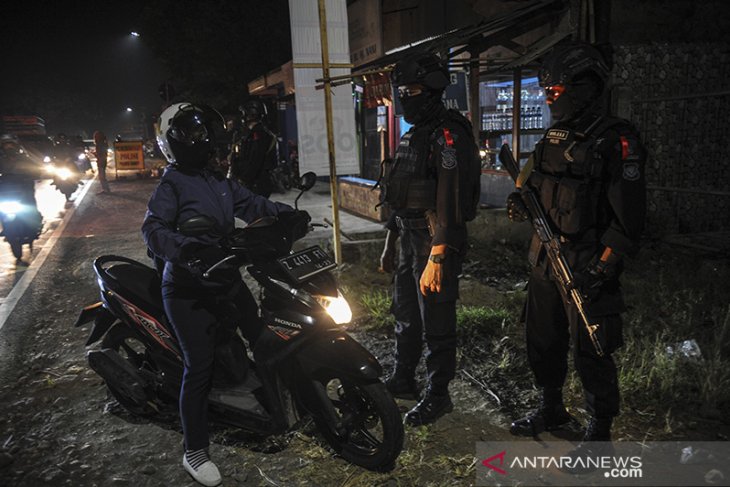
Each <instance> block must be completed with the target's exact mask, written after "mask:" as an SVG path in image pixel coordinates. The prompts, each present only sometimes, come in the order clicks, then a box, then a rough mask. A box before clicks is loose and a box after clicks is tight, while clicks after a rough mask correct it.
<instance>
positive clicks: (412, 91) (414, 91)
mask: <svg viewBox="0 0 730 487" xmlns="http://www.w3.org/2000/svg"><path fill="white" fill-rule="evenodd" d="M421 93H423V87H422V86H421V85H413V84H411V85H405V86H399V87H398V97H399V98H408V97H411V96H418V95H420V94H421Z"/></svg>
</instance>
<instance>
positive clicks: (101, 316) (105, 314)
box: [76, 303, 117, 347]
mask: <svg viewBox="0 0 730 487" xmlns="http://www.w3.org/2000/svg"><path fill="white" fill-rule="evenodd" d="M99 304H101V303H99ZM84 311H86V310H84ZM84 311H82V312H81V315H82V316H83V314H84ZM80 321H81V316H79V321H77V323H76V326H80V323H79V322H80ZM116 321H117V318H116V316H114V315H113V314H111V312H109V310H107V309H106V308H104V307H102V306H99V307H98V308H96V313H95V316H94V326H93V327H92V328H91V333H90V334H89V339H88V340H86V345H85V346H87V347H88V346H89V345H91V344H92V343H95V342H97V341H98V340H99V339H100V338H101V337H103V336H104V335H105V334H106V332H107V331H109V328H111V326H112V325H113V324H114V322H116ZM81 324H83V323H81Z"/></svg>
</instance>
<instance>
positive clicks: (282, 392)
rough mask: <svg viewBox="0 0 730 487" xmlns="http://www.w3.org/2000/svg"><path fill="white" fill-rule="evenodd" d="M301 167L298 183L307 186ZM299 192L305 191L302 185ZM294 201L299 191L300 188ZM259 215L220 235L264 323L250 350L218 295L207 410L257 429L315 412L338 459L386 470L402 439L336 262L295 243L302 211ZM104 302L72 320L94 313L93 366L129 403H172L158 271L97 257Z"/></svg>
mask: <svg viewBox="0 0 730 487" xmlns="http://www.w3.org/2000/svg"><path fill="white" fill-rule="evenodd" d="M315 179H316V176H315V175H314V173H308V174H306V175H305V176H304V177H303V178H302V180H301V184H300V189H302V192H303V191H304V190H307V189H309V188H311V187H312V186H313V185H314V182H315ZM300 196H301V193H300ZM297 199H298V198H297ZM294 215H295V216H293V217H284V216H281V217H279V218H277V217H266V218H262V219H260V220H258V221H256V222H253V223H251V224H250V225H248V226H247V227H245V228H243V229H237V230H236V231H234V232H233V233H232V234H231V235H228V236H227V237H225V238H224V239H223V243H222V247H223V248H224V249H225V250H226V251H227V254H228V256H227V257H226V258H225V259H223V260H221V261H220V262H218V263H216V264H215V265H213V266H211V267H210V268H209V269H208V270H207V271H206V273H205V274H204V275H211V273H212V272H214V270H215V269H216V268H218V267H219V266H221V265H223V264H224V263H225V262H228V261H232V260H233V261H236V262H237V263H240V264H242V265H245V266H246V270H247V271H248V273H249V274H250V275H251V276H252V277H253V278H254V279H256V281H257V282H258V283H259V284H260V285H261V287H262V298H261V303H260V315H261V316H262V319H263V320H264V323H265V325H266V326H267V328H266V329H265V330H264V332H263V333H262V335H261V337H260V338H259V339H258V340H257V341H256V343H255V345H254V347H253V351H252V352H253V353H252V357H253V359H251V358H249V355H248V354H247V352H246V349H245V345H244V342H243V341H242V339H241V338H240V336H239V335H238V334H237V333H236V328H235V318H236V314H235V311H234V309H235V308H234V306H233V304H232V303H231V302H229V301H227V298H225V297H221V298H218V299H219V300H218V301H217V302H216V303H215V309H217V310H218V316H219V324H218V326H219V327H220V328H219V330H218V332H217V333H219V334H221V335H219V336H223V337H225V339H224V340H218V342H219V344H218V346H217V348H216V354H215V366H214V370H215V372H214V378H213V388H212V390H211V392H210V396H209V402H210V409H211V412H212V415H213V417H215V418H217V420H218V421H221V422H225V423H228V424H231V425H233V426H237V427H239V428H241V429H244V430H246V431H248V432H253V433H256V434H259V435H264V436H266V435H276V434H281V433H284V432H286V431H289V430H292V429H296V428H297V427H299V426H300V425H301V424H302V420H303V419H305V418H312V419H313V421H314V424H315V425H316V426H317V428H318V430H319V431H320V433H321V434H322V436H323V437H324V439H325V440H326V442H327V443H328V444H329V445H330V446H331V447H332V448H333V449H334V450H335V451H336V452H337V453H338V454H339V455H340V456H341V457H342V458H344V459H345V460H347V461H349V462H351V463H353V464H356V465H360V466H362V467H365V468H367V469H372V470H388V469H391V468H392V467H393V465H394V462H395V460H396V458H397V457H398V455H399V454H400V452H401V449H402V446H403V424H402V422H401V417H400V413H399V411H398V408H397V406H396V404H395V402H394V400H393V398H392V396H391V395H390V393H389V392H388V390H387V389H386V388H385V385H384V384H383V383H382V382H381V380H380V376H381V374H382V368H381V366H380V364H379V363H378V361H377V359H376V358H375V357H374V356H373V355H371V354H370V353H369V352H368V351H367V350H366V349H365V348H364V347H363V346H362V345H360V344H359V343H358V342H356V341H355V340H354V339H353V338H352V337H350V336H349V335H348V334H347V333H346V332H345V331H344V329H342V328H341V325H343V324H345V323H348V322H349V321H350V320H351V317H352V313H351V311H350V307H349V305H348V303H347V301H346V300H345V298H344V297H343V296H342V294H341V292H340V291H339V289H338V287H337V282H336V279H335V277H334V276H333V275H332V273H331V272H330V270H331V269H333V268H334V267H335V263H334V262H333V260H332V259H331V258H330V257H329V255H328V254H327V253H326V252H324V251H323V250H322V249H320V248H319V247H316V246H314V247H310V248H307V249H305V250H302V251H299V252H294V253H292V252H291V248H292V244H293V242H294V240H296V239H297V238H301V237H302V236H304V234H306V232H307V231H308V230H309V229H311V226H310V225H309V224H308V219H306V220H302V218H301V213H295V214H294ZM215 225H216V224H215V222H214V221H212V220H211V219H209V218H207V217H205V216H200V217H194V218H193V219H191V220H188V221H185V222H182V223H181V224H180V225H179V231H180V232H181V233H183V234H185V235H190V236H195V235H200V234H208V233H210V232H211V231H212V230H213V229H215ZM94 271H95V272H96V275H97V282H98V284H99V287H100V291H101V301H100V302H98V303H95V304H92V305H90V306H87V307H86V308H84V310H83V311H82V312H81V315H80V316H79V318H78V320H77V322H76V326H81V325H84V324H86V323H90V322H92V321H93V322H94V326H93V329H92V331H91V334H90V336H89V338H88V341H87V343H86V344H87V346H92V345H93V346H94V348H93V349H92V350H90V351H89V352H88V353H87V358H88V361H89V365H90V366H91V368H92V369H93V370H94V371H96V373H98V374H99V375H100V376H101V377H102V378H103V379H104V380H105V382H106V385H107V387H108V389H109V392H110V393H111V394H112V395H113V396H114V397H115V398H116V399H117V400H118V401H119V403H121V404H122V405H123V406H124V407H125V408H127V409H128V410H129V411H131V412H133V413H135V414H140V415H154V414H157V413H158V412H159V411H161V410H164V409H165V408H175V407H176V405H177V403H178V397H179V396H178V395H179V391H180V384H181V379H182V372H183V364H182V358H181V357H182V354H181V352H180V347H179V344H178V341H177V339H176V338H175V333H174V330H173V328H172V326H171V325H170V323H169V321H168V319H167V318H166V316H165V313H164V310H163V305H162V298H161V291H160V280H159V277H158V273H157V272H156V271H155V270H154V269H152V268H150V267H148V266H146V265H144V264H142V263H139V262H137V261H134V260H132V259H129V258H126V257H119V256H114V255H105V256H102V257H99V258H98V259H96V260H95V261H94Z"/></svg>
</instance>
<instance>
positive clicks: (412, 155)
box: [379, 110, 481, 221]
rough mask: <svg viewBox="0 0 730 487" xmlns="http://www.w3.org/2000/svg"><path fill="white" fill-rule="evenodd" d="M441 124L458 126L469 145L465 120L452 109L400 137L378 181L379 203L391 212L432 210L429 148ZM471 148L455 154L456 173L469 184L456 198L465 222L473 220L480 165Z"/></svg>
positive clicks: (432, 169)
mask: <svg viewBox="0 0 730 487" xmlns="http://www.w3.org/2000/svg"><path fill="white" fill-rule="evenodd" d="M445 121H451V122H455V123H457V124H459V125H461V126H462V127H463V128H464V131H465V133H466V134H467V135H468V136H469V138H470V140H471V141H472V142H473V137H472V132H471V125H470V123H469V121H468V120H466V119H465V118H464V117H463V116H462V115H461V114H460V113H458V112H456V111H454V110H448V111H447V112H446V114H445V117H443V118H438V119H436V120H433V121H431V122H430V123H428V124H425V125H423V126H416V127H413V128H411V130H409V131H408V132H406V133H405V134H404V135H403V137H402V138H401V141H400V144H399V145H398V149H397V150H396V153H395V158H394V159H393V160H392V161H391V160H385V161H383V167H382V168H381V174H380V180H379V182H382V192H381V204H382V203H388V205H389V206H390V208H392V209H395V210H400V209H418V210H421V209H422V210H429V209H435V207H436V181H437V176H438V168H436V167H435V166H434V165H433V164H432V163H431V156H432V154H431V148H432V145H433V144H434V142H435V141H436V139H438V137H440V136H442V135H444V133H443V132H442V130H444V129H442V127H443V126H444V122H445ZM472 145H473V146H474V150H473V151H472V153H470V154H459V158H460V160H459V165H460V170H462V171H464V174H465V175H468V179H469V183H470V184H471V187H468V188H464V190H463V192H462V194H461V198H460V200H461V201H460V204H461V207H462V208H461V210H462V214H463V217H464V220H465V221H470V220H472V219H474V217H475V214H476V207H477V206H478V202H479V189H480V186H479V176H480V174H481V162H480V160H479V153H478V150H477V147H476V144H472ZM460 184H461V182H460Z"/></svg>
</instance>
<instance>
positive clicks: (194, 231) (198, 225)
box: [177, 215, 217, 237]
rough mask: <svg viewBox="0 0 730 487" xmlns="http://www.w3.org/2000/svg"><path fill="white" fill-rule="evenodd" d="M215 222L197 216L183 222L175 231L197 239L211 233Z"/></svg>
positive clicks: (204, 216) (207, 217) (203, 216)
mask: <svg viewBox="0 0 730 487" xmlns="http://www.w3.org/2000/svg"><path fill="white" fill-rule="evenodd" d="M216 226H217V225H216V222H215V220H213V219H212V218H211V217H209V216H206V215H197V216H194V217H192V218H189V219H187V220H185V221H184V222H182V223H180V224H179V225H178V226H177V231H178V232H180V233H182V234H183V235H185V236H186V237H199V236H201V235H205V234H207V233H213V231H214V230H215V228H216Z"/></svg>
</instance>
